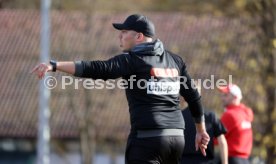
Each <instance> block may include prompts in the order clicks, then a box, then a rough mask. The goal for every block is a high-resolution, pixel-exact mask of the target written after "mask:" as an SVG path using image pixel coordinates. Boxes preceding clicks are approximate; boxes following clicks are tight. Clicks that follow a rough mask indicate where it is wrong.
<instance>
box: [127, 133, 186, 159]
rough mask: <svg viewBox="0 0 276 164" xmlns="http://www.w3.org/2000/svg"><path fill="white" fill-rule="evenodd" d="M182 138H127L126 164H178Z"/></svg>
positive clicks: (182, 143)
mask: <svg viewBox="0 0 276 164" xmlns="http://www.w3.org/2000/svg"><path fill="white" fill-rule="evenodd" d="M184 145H185V141H184V136H162V137H148V138H129V139H128V143H127V148H126V154H125V156H126V157H125V158H126V159H125V160H126V164H180V160H181V156H182V152H183V149H184Z"/></svg>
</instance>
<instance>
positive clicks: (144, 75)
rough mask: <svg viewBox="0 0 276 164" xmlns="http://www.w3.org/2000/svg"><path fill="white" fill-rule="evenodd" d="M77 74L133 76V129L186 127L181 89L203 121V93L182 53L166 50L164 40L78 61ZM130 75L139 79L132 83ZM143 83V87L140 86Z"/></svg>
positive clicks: (129, 89) (129, 91) (130, 91)
mask: <svg viewBox="0 0 276 164" xmlns="http://www.w3.org/2000/svg"><path fill="white" fill-rule="evenodd" d="M75 64H76V71H75V76H78V77H86V78H92V79H104V80H107V79H115V78H119V77H122V78H123V79H126V80H129V85H128V87H127V88H126V89H125V91H126V97H127V100H128V104H129V112H130V119H131V127H132V130H143V129H164V128H166V129H183V127H184V120H183V117H182V114H181V111H180V109H179V93H180V95H182V96H183V97H184V98H185V100H186V101H187V102H188V105H189V109H190V110H191V113H192V115H193V117H194V119H195V122H202V121H203V119H204V117H203V110H202V107H201V103H200V95H199V94H198V92H197V90H196V89H193V87H192V84H191V78H190V76H189V75H188V73H187V70H186V65H185V63H184V62H183V60H182V59H181V57H179V56H177V55H175V54H172V53H171V52H169V51H166V50H165V49H164V48H163V44H162V42H161V41H160V40H156V41H154V42H151V43H142V44H139V45H137V46H135V47H134V48H133V49H131V50H130V51H129V52H127V53H123V54H120V55H117V56H115V57H113V58H111V59H109V60H107V61H77V62H75ZM130 79H135V81H134V80H133V81H132V84H130ZM139 86H140V88H139Z"/></svg>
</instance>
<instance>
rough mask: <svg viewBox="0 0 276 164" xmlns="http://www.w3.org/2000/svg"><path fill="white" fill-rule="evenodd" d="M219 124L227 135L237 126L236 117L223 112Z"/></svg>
mask: <svg viewBox="0 0 276 164" xmlns="http://www.w3.org/2000/svg"><path fill="white" fill-rule="evenodd" d="M221 122H222V124H223V125H224V126H225V128H226V130H227V133H228V132H230V131H232V130H233V129H234V128H235V127H236V124H237V121H236V117H235V116H234V114H233V113H230V112H225V113H224V114H223V115H222V117H221Z"/></svg>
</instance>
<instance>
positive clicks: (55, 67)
mask: <svg viewBox="0 0 276 164" xmlns="http://www.w3.org/2000/svg"><path fill="white" fill-rule="evenodd" d="M50 64H51V65H52V67H53V69H52V72H56V70H57V61H55V60H50Z"/></svg>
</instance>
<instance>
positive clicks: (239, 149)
mask: <svg viewBox="0 0 276 164" xmlns="http://www.w3.org/2000/svg"><path fill="white" fill-rule="evenodd" d="M219 90H220V92H221V93H222V94H221V100H222V102H223V105H224V107H225V111H224V113H223V115H222V117H221V122H222V123H223V125H224V126H225V128H226V129H227V133H226V134H225V138H226V140H227V144H228V154H229V158H228V161H229V164H249V160H248V158H249V156H250V153H251V150H252V143H253V134H252V126H251V123H252V121H253V112H252V110H251V109H250V108H249V107H247V106H245V105H244V104H242V103H241V100H242V92H241V89H240V88H239V87H238V86H237V85H235V84H229V85H227V86H224V87H220V88H219Z"/></svg>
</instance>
